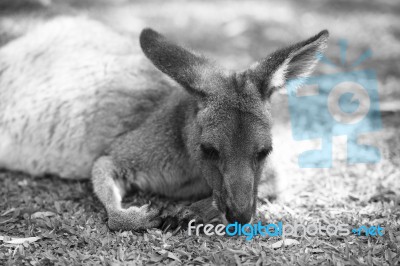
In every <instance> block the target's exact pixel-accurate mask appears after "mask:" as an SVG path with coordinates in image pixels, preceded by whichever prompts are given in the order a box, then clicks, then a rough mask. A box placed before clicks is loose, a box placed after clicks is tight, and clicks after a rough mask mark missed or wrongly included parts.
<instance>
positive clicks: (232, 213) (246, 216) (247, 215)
mask: <svg viewBox="0 0 400 266" xmlns="http://www.w3.org/2000/svg"><path fill="white" fill-rule="evenodd" d="M225 215H226V219H227V220H228V222H229V223H234V222H238V223H240V224H246V223H248V222H250V220H251V216H252V208H248V209H246V210H244V211H237V210H234V209H230V208H228V209H227V210H226V213H225Z"/></svg>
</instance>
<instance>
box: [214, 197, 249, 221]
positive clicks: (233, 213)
mask: <svg viewBox="0 0 400 266" xmlns="http://www.w3.org/2000/svg"><path fill="white" fill-rule="evenodd" d="M252 202H254V201H252ZM212 204H213V206H214V207H215V208H217V209H218V210H219V211H220V212H221V218H222V219H221V220H222V222H223V223H224V224H229V223H235V222H238V223H240V224H246V223H249V222H250V221H251V220H252V218H253V213H254V212H253V206H252V204H250V205H249V206H248V207H247V208H244V209H243V208H242V209H238V208H229V207H228V206H227V204H226V203H224V202H223V201H221V200H219V199H218V198H217V199H215V198H214V200H213V202H212Z"/></svg>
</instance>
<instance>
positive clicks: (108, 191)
mask: <svg viewBox="0 0 400 266" xmlns="http://www.w3.org/2000/svg"><path fill="white" fill-rule="evenodd" d="M71 21H73V19H70V20H68V19H64V20H63V21H62V23H64V24H63V25H64V26H63V27H64V30H63V31H61V32H58V31H57V30H54V29H56V28H57V27H55V28H54V25H56V23H57V22H54V21H53V22H51V23H53V24H52V25H50V26H44V27H43V29H42V31H46V29H47V30H48V32H45V33H44V34H43V35H40V34H41V33H40V29H39V30H37V31H36V32H35V33H32V35H31V36H29V34H28V36H25V37H22V38H21V39H22V40H21V39H20V40H16V41H14V42H11V43H9V44H8V45H7V46H6V47H3V48H2V49H1V50H0V67H1V68H2V69H0V85H1V88H0V102H1V103H2V104H3V102H4V104H3V107H0V122H2V123H1V126H0V137H1V138H2V140H4V142H3V144H1V145H0V146H1V148H2V151H0V166H3V167H7V168H11V169H17V170H23V171H26V172H29V173H31V174H36V175H38V174H43V173H46V172H49V173H53V174H58V175H60V176H62V177H72V176H73V177H77V178H83V177H85V176H87V175H88V170H89V169H90V168H92V170H91V176H92V181H93V187H94V191H95V193H96V195H97V196H98V198H99V199H100V201H101V202H102V203H103V204H104V206H105V208H106V210H107V214H108V217H109V220H108V223H109V227H110V228H111V229H115V230H118V229H122V230H131V229H133V230H137V229H144V228H151V227H157V226H160V224H161V223H162V221H161V218H160V217H159V211H158V210H156V209H153V208H150V207H149V206H148V205H145V206H142V207H130V208H128V209H124V208H122V207H121V200H122V198H123V197H124V196H125V195H126V194H127V193H128V192H129V191H130V190H132V189H133V188H139V189H140V190H143V191H148V192H152V193H157V194H160V195H164V196H167V197H171V198H181V199H185V198H190V199H198V200H199V201H197V202H194V203H193V204H192V205H190V206H188V207H187V208H184V209H182V210H181V211H180V212H179V213H177V215H176V216H177V218H178V219H182V220H185V219H191V218H197V219H202V220H203V221H204V222H207V221H210V220H212V219H215V218H219V219H221V220H223V221H226V220H227V221H229V222H234V221H238V222H240V223H247V222H249V221H250V220H251V218H252V216H253V214H254V213H255V209H256V197H257V189H258V185H259V180H260V178H261V174H262V173H263V169H264V165H265V163H266V160H267V159H268V155H269V154H270V153H271V151H272V139H271V133H270V132H271V114H270V102H269V99H270V96H271V94H272V93H273V92H274V91H275V90H276V89H278V88H280V87H282V86H284V84H285V82H286V81H287V80H288V79H291V78H295V77H306V76H307V75H309V74H310V72H311V71H312V69H313V67H314V66H315V64H316V62H317V57H316V54H318V53H320V52H321V51H322V49H323V48H324V47H325V45H326V41H327V37H328V32H327V31H322V32H320V33H319V34H317V35H316V36H314V37H312V38H310V39H308V40H306V41H302V42H299V43H297V44H294V45H292V46H289V47H287V48H284V49H281V50H279V51H277V52H275V53H273V54H271V55H270V56H268V57H267V58H265V59H263V60H261V61H260V62H258V63H256V64H254V65H253V66H251V67H250V68H249V69H247V70H244V71H240V72H233V71H227V70H224V69H222V68H220V67H219V66H217V65H216V64H215V63H213V62H211V61H210V60H208V59H206V58H205V57H203V56H200V55H198V54H196V53H193V52H190V51H188V50H186V49H184V48H182V47H181V46H179V45H177V44H174V43H172V42H170V41H168V40H167V39H166V38H165V37H163V36H162V35H160V34H159V33H157V32H155V31H153V30H151V29H145V30H143V31H142V33H141V35H140V46H141V48H142V51H143V53H144V54H145V56H146V57H147V58H148V59H149V60H150V61H151V62H152V63H153V65H154V66H155V67H156V68H158V70H157V69H156V68H154V66H153V65H151V64H148V63H147V62H146V60H143V58H142V56H141V52H140V51H139V50H137V49H133V48H132V49H131V48H128V46H127V43H129V42H128V41H126V40H125V39H124V38H123V37H121V36H119V35H117V34H116V33H114V32H112V31H111V30H110V29H107V28H105V27H104V26H102V25H100V24H99V23H97V22H92V21H86V20H82V21H80V22H79V23H76V24H75V22H71ZM73 25H75V26H73ZM46 27H47V28H46ZM51 27H53V29H51ZM74 30H76V31H79V32H88V31H89V32H95V33H97V34H93V36H91V35H90V34H89V33H88V36H85V34H81V35H79V34H77V35H74V34H71V35H68V34H69V33H71V32H73V31H74ZM35 34H36V35H35ZM62 34H65V35H66V36H63V35H62ZM60 35H61V36H60ZM40 36H42V37H44V38H47V39H49V41H47V43H46V40H43V39H40ZM34 38H36V43H30V42H29V40H31V41H32V40H33V39H34ZM116 38H120V39H121V41H120V43H123V45H122V44H121V45H120V46H116V47H112V45H108V44H107V43H106V42H107V41H108V40H107V39H109V42H110V43H112V42H114V43H118V42H117V40H116ZM122 39H124V40H123V41H122ZM28 43H29V45H26V44H28ZM24 45H25V46H24ZM46 45H47V46H48V47H46ZM57 45H59V46H58V47H55V46H57ZM63 45H65V47H64V46H63ZM68 45H69V46H68ZM52 46H53V47H52ZM60 46H61V48H60ZM134 46H135V43H134V42H132V47H134ZM105 47H106V48H105ZM121 47H124V50H121V51H119V50H118V49H119V48H121ZM63 49H64V50H63ZM13 52H15V53H19V54H18V55H15V54H14V55H13ZM21 53H22V55H21ZM52 53H53V54H52ZM102 53H103V55H102V56H100V55H101V54H102ZM35 55H36V56H35ZM60 55H62V56H60ZM7 56H8V57H7ZM12 56H16V57H20V58H19V59H18V60H20V61H21V62H24V63H25V67H26V70H25V72H21V74H20V76H23V75H28V76H27V77H25V78H23V77H21V79H22V80H25V81H26V83H24V82H23V81H21V82H20V83H18V82H19V81H18V80H17V81H15V80H13V79H12V78H11V77H13V72H12V71H14V72H15V68H17V67H18V66H15V67H14V66H13V64H14V65H16V64H17V63H15V62H17V61H18V60H15V58H13V57H12ZM24 56H25V57H32V58H31V59H32V60H31V61H27V60H26V58H24ZM7 58H8V59H7ZM93 62H96V64H94V63H93ZM23 66H24V64H22V63H21V66H20V67H23ZM120 66H121V67H120ZM13 67H14V70H13ZM159 70H160V71H159ZM110 73H111V74H110ZM14 74H15V73H14ZM43 76H47V77H48V78H47V79H46V78H45V77H43ZM167 76H169V77H170V78H172V79H173V80H174V81H173V80H170V79H169V78H168V77H167ZM15 78H16V79H18V78H19V77H15ZM88 79H89V80H91V82H87V80H88ZM63 81H64V83H63ZM28 83H29V84H34V86H33V85H32V86H31V87H29V84H28ZM82 84H83V85H82ZM85 84H86V85H85ZM7 86H8V88H6V87H7ZM84 86H87V87H84ZM19 101H23V102H24V104H22V103H21V104H18V102H19ZM12 118H16V119H17V122H15V119H14V120H13V119H12ZM18 119H19V120H18ZM167 226H171V224H168V225H167Z"/></svg>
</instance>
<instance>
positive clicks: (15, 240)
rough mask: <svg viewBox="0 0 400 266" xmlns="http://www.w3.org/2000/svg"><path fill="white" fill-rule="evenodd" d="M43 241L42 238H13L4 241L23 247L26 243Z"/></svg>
mask: <svg viewBox="0 0 400 266" xmlns="http://www.w3.org/2000/svg"><path fill="white" fill-rule="evenodd" d="M39 239H41V238H40V237H37V236H35V237H27V238H11V240H4V243H6V244H12V245H21V244H23V243H24V242H28V243H33V242H36V241H38V240H39Z"/></svg>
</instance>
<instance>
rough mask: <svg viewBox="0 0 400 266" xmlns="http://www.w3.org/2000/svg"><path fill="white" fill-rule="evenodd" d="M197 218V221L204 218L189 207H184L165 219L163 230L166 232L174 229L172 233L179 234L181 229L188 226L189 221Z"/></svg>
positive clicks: (199, 221)
mask: <svg viewBox="0 0 400 266" xmlns="http://www.w3.org/2000/svg"><path fill="white" fill-rule="evenodd" d="M191 220H196V222H197V223H201V222H202V221H203V219H202V218H201V217H200V216H198V215H197V214H196V213H194V212H193V211H192V210H190V209H189V208H182V209H181V210H180V211H178V212H177V213H176V214H174V215H169V216H167V217H166V218H165V219H164V222H163V224H162V226H161V230H162V231H163V232H164V233H166V232H168V231H172V234H173V235H175V234H177V233H178V232H179V231H180V230H182V229H186V228H187V227H188V224H189V221H191Z"/></svg>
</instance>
